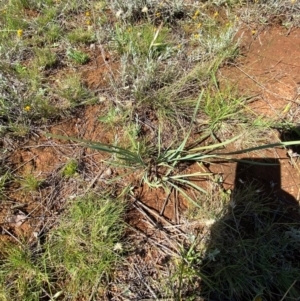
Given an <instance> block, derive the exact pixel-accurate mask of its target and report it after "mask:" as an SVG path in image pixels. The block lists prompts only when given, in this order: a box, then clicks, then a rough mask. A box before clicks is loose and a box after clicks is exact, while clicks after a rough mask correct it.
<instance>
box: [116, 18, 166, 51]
mask: <svg viewBox="0 0 300 301" xmlns="http://www.w3.org/2000/svg"><path fill="white" fill-rule="evenodd" d="M168 32H169V30H168V28H166V27H163V26H159V27H155V26H153V25H152V24H150V23H145V24H142V25H140V26H127V27H126V26H118V25H116V29H115V35H114V42H115V48H116V50H117V51H118V52H119V53H120V54H121V55H122V54H130V55H132V56H142V57H157V56H159V55H160V54H161V53H162V52H163V51H165V50H166V48H167V46H168V44H167V37H168Z"/></svg>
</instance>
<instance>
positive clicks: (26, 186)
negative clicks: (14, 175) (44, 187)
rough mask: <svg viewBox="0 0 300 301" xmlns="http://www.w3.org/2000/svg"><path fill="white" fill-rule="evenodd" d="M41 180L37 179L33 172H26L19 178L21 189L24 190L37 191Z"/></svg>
mask: <svg viewBox="0 0 300 301" xmlns="http://www.w3.org/2000/svg"><path fill="white" fill-rule="evenodd" d="M42 182H43V181H42V180H39V179H38V178H37V177H36V176H34V175H33V174H27V175H25V176H24V177H23V178H22V179H20V180H19V183H20V185H21V188H22V190H24V191H25V192H34V191H37V190H38V188H39V187H40V185H41V184H42Z"/></svg>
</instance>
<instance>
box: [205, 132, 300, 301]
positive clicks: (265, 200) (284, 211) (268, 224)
mask: <svg viewBox="0 0 300 301" xmlns="http://www.w3.org/2000/svg"><path fill="white" fill-rule="evenodd" d="M286 135H287V133H286ZM246 161H247V162H246ZM266 164H267V165H266ZM295 172H296V170H295ZM280 178H281V172H280V164H279V160H277V159H273V158H264V159H253V160H251V161H249V158H245V159H244V160H243V159H242V160H241V161H240V162H239V163H238V164H237V169H236V179H235V189H234V191H233V193H232V196H231V200H230V203H229V205H228V206H227V208H224V210H223V212H222V215H221V217H220V218H219V219H218V221H217V222H216V223H215V224H214V225H213V226H212V228H211V236H210V240H209V242H208V248H207V251H206V254H205V258H204V260H203V262H202V264H201V267H200V272H201V274H202V275H203V277H202V279H206V280H205V281H204V280H203V282H202V289H201V297H203V300H206V301H208V300H209V301H227V300H228V301H235V300H248V301H249V300H255V301H259V300H270V301H271V300H272V301H276V300H278V301H279V300H280V301H281V300H285V301H287V300H300V298H299V296H300V281H299V279H300V214H299V206H298V203H297V202H296V200H295V199H294V197H293V196H291V195H290V194H288V193H287V192H285V191H284V190H282V189H281V183H280Z"/></svg>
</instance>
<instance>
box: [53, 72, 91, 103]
mask: <svg viewBox="0 0 300 301" xmlns="http://www.w3.org/2000/svg"><path fill="white" fill-rule="evenodd" d="M57 93H58V94H59V95H60V96H61V97H63V98H64V99H65V100H67V101H68V103H69V104H68V106H67V107H74V106H77V105H83V104H89V103H93V102H94V101H95V100H96V97H95V96H94V95H93V93H92V92H91V91H90V90H88V89H87V88H86V87H85V86H84V84H83V82H82V80H81V78H80V76H79V75H78V74H70V75H68V76H66V77H65V78H63V79H61V80H60V81H59V82H58V92H57Z"/></svg>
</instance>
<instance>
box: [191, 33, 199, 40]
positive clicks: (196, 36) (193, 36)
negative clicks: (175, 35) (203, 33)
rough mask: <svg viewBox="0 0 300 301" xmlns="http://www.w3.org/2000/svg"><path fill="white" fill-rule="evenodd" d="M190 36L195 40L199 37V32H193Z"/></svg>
mask: <svg viewBox="0 0 300 301" xmlns="http://www.w3.org/2000/svg"><path fill="white" fill-rule="evenodd" d="M192 38H194V39H195V40H197V39H199V38H200V35H199V33H194V34H193V35H192Z"/></svg>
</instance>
